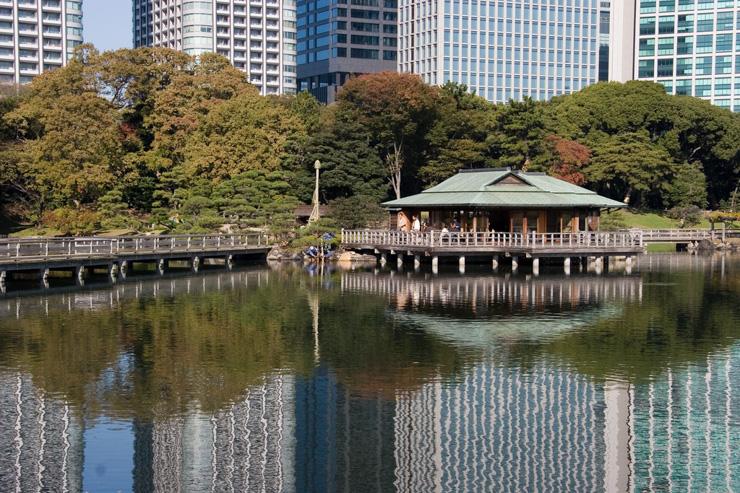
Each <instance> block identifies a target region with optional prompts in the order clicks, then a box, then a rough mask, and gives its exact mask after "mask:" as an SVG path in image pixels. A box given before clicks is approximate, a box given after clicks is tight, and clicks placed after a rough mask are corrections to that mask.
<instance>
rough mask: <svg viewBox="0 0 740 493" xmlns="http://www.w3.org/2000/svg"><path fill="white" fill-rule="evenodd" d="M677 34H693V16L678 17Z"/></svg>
mask: <svg viewBox="0 0 740 493" xmlns="http://www.w3.org/2000/svg"><path fill="white" fill-rule="evenodd" d="M678 32H679V33H693V32H694V16H693V15H679V16H678Z"/></svg>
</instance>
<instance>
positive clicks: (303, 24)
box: [297, 0, 398, 103]
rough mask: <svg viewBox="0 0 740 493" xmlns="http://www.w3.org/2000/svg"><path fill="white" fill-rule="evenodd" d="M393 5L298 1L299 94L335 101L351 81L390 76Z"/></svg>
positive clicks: (362, 0)
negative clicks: (358, 76) (372, 74)
mask: <svg viewBox="0 0 740 493" xmlns="http://www.w3.org/2000/svg"><path fill="white" fill-rule="evenodd" d="M397 10H398V8H397V0H299V1H298V3H297V17H298V85H299V87H298V89H299V90H303V91H310V92H311V93H312V94H314V96H316V97H317V98H318V99H319V100H320V101H322V102H325V103H326V102H331V101H333V100H334V97H335V95H336V91H337V89H338V88H339V87H340V86H341V85H342V84H344V82H345V81H346V80H347V78H349V77H350V76H352V75H355V74H362V73H369V72H381V71H395V70H396V50H397V31H398V28H397V25H398V17H397V16H398V13H397Z"/></svg>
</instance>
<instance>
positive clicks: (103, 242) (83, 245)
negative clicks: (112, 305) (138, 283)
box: [0, 233, 269, 261]
mask: <svg viewBox="0 0 740 493" xmlns="http://www.w3.org/2000/svg"><path fill="white" fill-rule="evenodd" d="M268 245H269V238H268V237H267V235H265V234H263V233H243V234H233V235H209V234H201V235H167V236H119V237H111V238H103V237H74V238H72V237H70V238H18V239H16V238H6V239H0V261H3V260H18V259H23V258H52V257H94V256H98V257H100V256H117V255H121V254H145V253H168V252H207V251H218V250H231V249H242V248H249V247H263V246H268Z"/></svg>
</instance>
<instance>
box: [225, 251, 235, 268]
mask: <svg viewBox="0 0 740 493" xmlns="http://www.w3.org/2000/svg"><path fill="white" fill-rule="evenodd" d="M225 263H226V268H227V269H229V270H231V269H233V268H234V256H233V255H227V256H226V260H225Z"/></svg>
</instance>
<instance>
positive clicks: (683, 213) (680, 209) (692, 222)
mask: <svg viewBox="0 0 740 493" xmlns="http://www.w3.org/2000/svg"><path fill="white" fill-rule="evenodd" d="M701 214H702V210H701V209H700V208H699V207H697V206H695V205H683V206H676V207H673V208H672V209H669V210H668V217H670V218H672V219H677V220H679V221H681V224H680V225H679V227H681V228H684V227H688V226H696V225H697V224H699V223H700V222H701Z"/></svg>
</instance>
